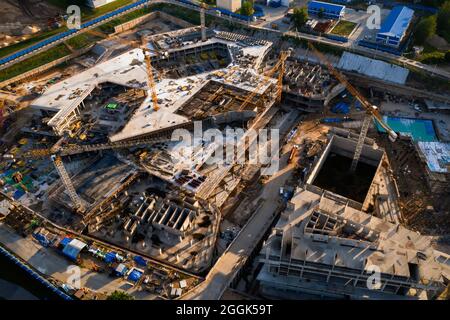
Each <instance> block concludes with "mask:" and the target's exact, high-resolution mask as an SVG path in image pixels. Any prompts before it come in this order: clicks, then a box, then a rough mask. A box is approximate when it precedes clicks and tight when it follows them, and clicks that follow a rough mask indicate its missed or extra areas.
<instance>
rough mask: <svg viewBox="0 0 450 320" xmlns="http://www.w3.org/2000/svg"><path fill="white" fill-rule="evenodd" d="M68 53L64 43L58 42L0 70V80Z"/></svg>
mask: <svg viewBox="0 0 450 320" xmlns="http://www.w3.org/2000/svg"><path fill="white" fill-rule="evenodd" d="M69 54H70V50H69V49H68V48H67V47H66V46H65V45H64V44H60V45H58V46H56V47H53V48H51V49H49V50H47V51H44V52H41V53H38V54H37V55H35V56H33V57H30V58H28V59H26V60H23V61H21V62H19V63H16V64H14V65H12V66H10V67H8V68H6V69H3V70H2V72H0V81H4V80H7V79H11V78H13V77H15V76H18V75H20V74H22V73H24V72H27V71H30V70H32V69H34V68H37V67H40V66H42V65H44V64H46V63H49V62H52V61H54V60H57V59H59V58H62V57H64V56H67V55H69Z"/></svg>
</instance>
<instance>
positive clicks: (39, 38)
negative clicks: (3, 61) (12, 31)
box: [0, 27, 67, 58]
mask: <svg viewBox="0 0 450 320" xmlns="http://www.w3.org/2000/svg"><path fill="white" fill-rule="evenodd" d="M66 30H67V28H66V27H61V28H57V29H53V30H50V31H46V32H44V33H41V34H39V35H37V36H34V37H32V38H29V39H27V40H24V41H21V42H18V43H15V44H12V45H10V46H7V47H4V48H1V49H0V58H2V57H5V56H9V55H10V54H13V53H14V52H16V51H18V50H20V49H23V48H26V47H28V46H31V45H32V44H34V43H36V42H39V41H42V40H45V39H47V38H49V37H51V36H54V35H55V34H58V33H60V32H64V31H66Z"/></svg>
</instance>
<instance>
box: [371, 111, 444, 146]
mask: <svg viewBox="0 0 450 320" xmlns="http://www.w3.org/2000/svg"><path fill="white" fill-rule="evenodd" d="M383 120H384V122H385V123H387V124H388V125H389V127H391V128H392V130H394V131H395V132H399V133H400V134H401V135H404V136H410V137H412V139H413V140H414V141H427V142H429V141H439V139H438V138H437V136H436V132H435V131H434V126H433V121H432V120H426V119H411V118H399V117H388V116H383ZM375 124H376V127H377V130H378V131H379V132H386V130H384V128H383V127H381V126H380V124H379V123H378V122H375Z"/></svg>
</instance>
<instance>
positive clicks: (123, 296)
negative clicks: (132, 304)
mask: <svg viewBox="0 0 450 320" xmlns="http://www.w3.org/2000/svg"><path fill="white" fill-rule="evenodd" d="M106 300H134V298H133V297H132V296H130V295H129V294H128V293H126V292H124V291H120V290H116V291H114V292H113V293H111V294H110V295H109V296H108V297H107V298H106Z"/></svg>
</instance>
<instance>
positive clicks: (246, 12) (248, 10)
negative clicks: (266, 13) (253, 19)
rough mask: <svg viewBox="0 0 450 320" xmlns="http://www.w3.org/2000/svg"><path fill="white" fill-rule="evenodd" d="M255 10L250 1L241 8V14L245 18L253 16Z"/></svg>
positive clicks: (245, 2)
mask: <svg viewBox="0 0 450 320" xmlns="http://www.w3.org/2000/svg"><path fill="white" fill-rule="evenodd" d="M254 12H255V10H254V9H253V3H252V2H250V1H244V3H242V7H241V14H242V15H243V16H251V15H252V14H253V13H254Z"/></svg>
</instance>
